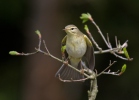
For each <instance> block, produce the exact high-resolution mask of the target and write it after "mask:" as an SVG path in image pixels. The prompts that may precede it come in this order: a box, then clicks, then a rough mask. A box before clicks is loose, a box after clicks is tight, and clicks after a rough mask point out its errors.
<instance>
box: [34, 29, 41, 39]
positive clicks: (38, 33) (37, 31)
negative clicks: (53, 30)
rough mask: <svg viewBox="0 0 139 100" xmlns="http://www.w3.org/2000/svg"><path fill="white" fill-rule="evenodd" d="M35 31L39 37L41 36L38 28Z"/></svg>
mask: <svg viewBox="0 0 139 100" xmlns="http://www.w3.org/2000/svg"><path fill="white" fill-rule="evenodd" d="M35 33H36V34H37V35H38V36H39V38H41V33H40V31H39V30H36V31H35Z"/></svg>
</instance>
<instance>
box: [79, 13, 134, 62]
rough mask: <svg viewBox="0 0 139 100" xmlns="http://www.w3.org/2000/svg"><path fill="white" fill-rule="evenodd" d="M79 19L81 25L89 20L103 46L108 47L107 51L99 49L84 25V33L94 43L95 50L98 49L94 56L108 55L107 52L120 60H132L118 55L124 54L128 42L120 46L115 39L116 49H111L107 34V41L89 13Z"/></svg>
mask: <svg viewBox="0 0 139 100" xmlns="http://www.w3.org/2000/svg"><path fill="white" fill-rule="evenodd" d="M80 18H81V19H82V20H83V23H85V22H86V21H88V20H90V21H91V22H92V23H93V25H94V26H95V27H96V28H97V30H98V33H99V34H100V36H101V37H102V39H103V41H104V42H105V44H106V45H107V47H108V49H107V50H102V48H100V47H99V45H98V44H97V42H96V41H95V40H94V38H93V36H92V34H91V32H90V31H89V28H88V26H87V25H85V27H84V29H85V31H86V33H87V34H88V35H89V37H90V39H91V41H92V42H93V43H94V45H95V46H96V48H98V50H99V51H95V54H101V53H108V52H109V53H111V54H113V55H114V56H116V57H118V58H120V59H123V60H128V61H131V60H133V58H130V57H129V55H128V56H126V57H122V56H120V55H118V54H125V52H124V50H123V49H124V48H126V47H127V42H128V40H127V41H126V42H125V43H123V45H120V42H119V41H118V43H117V37H115V42H116V47H115V48H113V47H112V45H111V43H110V40H109V36H108V34H107V39H106V38H105V37H104V35H103V33H102V31H101V30H100V28H99V26H98V25H97V24H96V23H95V21H94V20H93V18H92V16H91V15H90V14H89V13H87V14H82V15H81V17H80ZM126 52H127V51H126Z"/></svg>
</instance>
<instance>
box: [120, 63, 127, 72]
mask: <svg viewBox="0 0 139 100" xmlns="http://www.w3.org/2000/svg"><path fill="white" fill-rule="evenodd" d="M125 70H126V64H124V65H123V66H122V69H121V73H124V72H125Z"/></svg>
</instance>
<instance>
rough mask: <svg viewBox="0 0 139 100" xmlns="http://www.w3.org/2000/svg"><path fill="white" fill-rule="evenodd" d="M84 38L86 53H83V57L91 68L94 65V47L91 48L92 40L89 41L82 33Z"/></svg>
mask: <svg viewBox="0 0 139 100" xmlns="http://www.w3.org/2000/svg"><path fill="white" fill-rule="evenodd" d="M84 39H85V41H86V44H87V50H86V53H85V55H84V58H85V60H86V62H87V66H88V68H89V69H91V70H93V69H94V66H95V55H94V48H93V45H92V42H91V41H90V39H89V38H88V37H87V36H86V35H84Z"/></svg>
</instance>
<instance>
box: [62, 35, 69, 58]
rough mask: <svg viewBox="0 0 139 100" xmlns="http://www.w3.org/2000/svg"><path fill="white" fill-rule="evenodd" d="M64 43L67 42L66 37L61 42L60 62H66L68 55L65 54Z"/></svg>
mask: <svg viewBox="0 0 139 100" xmlns="http://www.w3.org/2000/svg"><path fill="white" fill-rule="evenodd" d="M66 41H67V35H66V36H65V37H64V38H63V39H62V41H61V53H62V60H66V59H67V57H68V53H67V52H66Z"/></svg>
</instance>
